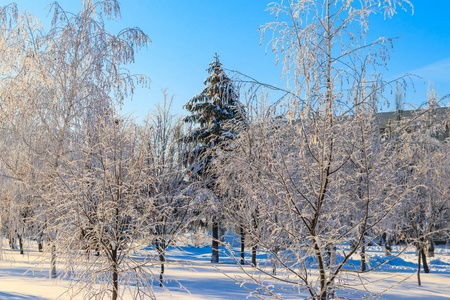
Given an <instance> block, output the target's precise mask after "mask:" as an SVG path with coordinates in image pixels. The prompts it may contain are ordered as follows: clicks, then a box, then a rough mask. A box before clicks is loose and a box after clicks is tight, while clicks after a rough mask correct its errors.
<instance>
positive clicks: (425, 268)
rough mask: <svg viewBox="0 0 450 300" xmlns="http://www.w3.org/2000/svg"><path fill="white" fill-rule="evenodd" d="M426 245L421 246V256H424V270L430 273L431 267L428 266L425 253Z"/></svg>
mask: <svg viewBox="0 0 450 300" xmlns="http://www.w3.org/2000/svg"><path fill="white" fill-rule="evenodd" d="M423 248H424V247H421V248H420V256H421V257H422V264H423V270H424V271H425V273H430V269H429V268H428V263H427V256H426V255H425V250H424V249H423Z"/></svg>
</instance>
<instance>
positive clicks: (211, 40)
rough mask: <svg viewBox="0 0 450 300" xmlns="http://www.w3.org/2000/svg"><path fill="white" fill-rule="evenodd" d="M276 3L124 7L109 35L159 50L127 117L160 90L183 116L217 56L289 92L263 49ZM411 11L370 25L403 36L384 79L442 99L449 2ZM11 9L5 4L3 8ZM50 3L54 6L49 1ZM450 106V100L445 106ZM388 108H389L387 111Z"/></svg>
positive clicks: (34, 6)
mask: <svg viewBox="0 0 450 300" xmlns="http://www.w3.org/2000/svg"><path fill="white" fill-rule="evenodd" d="M270 2H272V1H271V0H269V1H266V0H227V1H218V0H191V1H187V0H171V1H166V0H127V1H120V3H121V12H122V19H121V20H119V21H118V22H113V23H108V25H109V26H110V27H109V28H110V29H111V31H113V32H114V31H117V30H119V29H121V28H126V27H136V26H137V27H140V28H141V29H143V30H144V32H146V33H147V34H148V35H149V37H150V38H151V39H152V42H153V44H152V45H151V46H150V47H149V48H148V49H146V50H145V49H144V50H142V51H140V52H139V53H138V55H137V60H136V63H135V64H134V65H131V66H129V69H130V70H131V71H132V72H134V73H143V74H146V75H148V76H149V77H150V79H151V81H152V85H151V88H150V90H147V89H137V91H136V94H135V96H134V98H133V100H127V101H126V102H125V104H124V107H123V112H124V113H132V112H134V113H135V114H136V115H137V116H140V117H142V116H145V115H146V113H147V111H148V110H149V109H153V108H154V106H155V104H156V103H158V102H161V100H162V93H161V89H163V88H167V89H168V93H169V94H170V95H173V96H174V102H173V111H174V113H176V114H185V113H186V112H185V111H184V110H183V109H182V106H183V105H184V104H185V103H186V102H187V101H188V100H189V99H190V98H191V97H192V96H194V95H195V94H197V93H199V92H201V90H202V89H203V81H204V79H205V78H206V77H207V75H208V74H207V72H206V68H207V67H208V64H209V63H210V62H211V61H212V59H213V56H214V53H216V52H217V53H218V54H219V55H220V59H221V62H222V64H223V66H224V67H225V68H226V69H231V70H238V71H240V72H242V73H244V74H248V75H250V76H252V77H254V78H256V79H258V80H259V81H261V82H265V83H270V84H273V85H277V86H279V87H283V85H284V83H283V82H282V81H281V80H280V73H281V67H280V66H276V65H275V59H274V56H273V55H272V54H270V53H268V54H267V55H266V51H265V45H266V44H267V40H266V41H262V45H260V32H259V31H258V28H259V27H260V25H263V24H265V23H267V22H270V21H272V20H273V16H271V15H270V14H269V12H268V11H266V7H267V4H268V3H270ZM411 2H412V3H413V5H414V14H413V15H412V14H411V10H408V11H407V12H403V11H399V12H398V14H397V15H395V16H394V18H393V19H388V20H384V19H383V16H381V15H376V16H373V17H372V18H371V23H370V26H369V35H368V37H369V39H371V38H375V37H378V36H384V37H401V38H400V39H397V40H396V41H395V42H394V52H393V53H391V57H390V58H391V59H390V61H389V62H388V70H387V71H386V72H385V73H386V75H385V77H386V78H395V77H398V76H401V75H402V74H405V73H415V74H417V75H419V76H422V77H423V79H424V80H414V87H415V90H416V92H414V90H413V88H412V86H410V87H409V89H408V91H407V95H406V99H407V101H408V102H413V103H415V104H419V103H421V102H423V101H425V100H426V91H427V85H428V82H429V81H431V82H433V84H434V86H435V88H436V89H437V90H438V92H439V95H440V96H443V95H445V94H448V93H450V22H449V21H448V12H449V11H450V0H415V1H413V0H412V1H411ZM5 3H6V2H5ZM49 3H50V1H49ZM59 3H60V5H61V6H62V7H64V8H66V9H67V10H69V11H73V12H75V11H77V10H78V9H79V8H80V1H77V0H61V1H59ZM17 4H18V6H19V9H20V10H27V11H29V12H31V13H33V14H35V15H37V16H38V17H39V18H41V19H43V18H46V10H45V6H46V4H45V2H44V1H35V0H18V1H17ZM447 103H448V100H447V101H446V102H445V104H447ZM385 109H386V108H385Z"/></svg>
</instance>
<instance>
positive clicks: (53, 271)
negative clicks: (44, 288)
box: [50, 244, 56, 278]
mask: <svg viewBox="0 0 450 300" xmlns="http://www.w3.org/2000/svg"><path fill="white" fill-rule="evenodd" d="M51 247H52V248H51V257H50V278H56V246H55V245H54V244H52V246H51Z"/></svg>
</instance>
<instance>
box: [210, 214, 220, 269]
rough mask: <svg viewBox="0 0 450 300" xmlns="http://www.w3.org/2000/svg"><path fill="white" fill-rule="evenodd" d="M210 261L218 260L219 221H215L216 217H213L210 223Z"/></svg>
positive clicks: (215, 261)
mask: <svg viewBox="0 0 450 300" xmlns="http://www.w3.org/2000/svg"><path fill="white" fill-rule="evenodd" d="M211 262H212V263H218V262H219V223H218V222H217V221H216V217H214V218H213V224H212V255H211Z"/></svg>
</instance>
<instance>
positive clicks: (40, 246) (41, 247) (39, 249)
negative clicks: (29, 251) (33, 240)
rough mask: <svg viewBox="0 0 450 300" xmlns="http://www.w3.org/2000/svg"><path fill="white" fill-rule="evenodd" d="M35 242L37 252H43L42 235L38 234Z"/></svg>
mask: <svg viewBox="0 0 450 300" xmlns="http://www.w3.org/2000/svg"><path fill="white" fill-rule="evenodd" d="M37 244H38V251H39V252H43V251H44V246H43V244H42V236H38V238H37Z"/></svg>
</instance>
